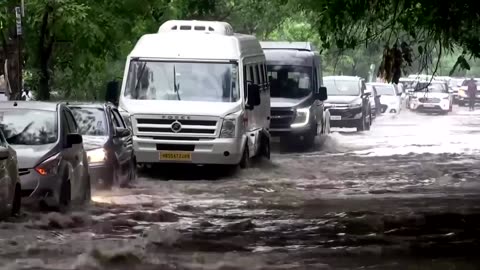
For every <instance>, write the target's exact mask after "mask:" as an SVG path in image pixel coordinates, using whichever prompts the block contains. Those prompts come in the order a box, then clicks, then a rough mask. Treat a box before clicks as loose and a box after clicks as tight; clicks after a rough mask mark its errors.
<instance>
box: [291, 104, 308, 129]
mask: <svg viewBox="0 0 480 270" xmlns="http://www.w3.org/2000/svg"><path fill="white" fill-rule="evenodd" d="M309 119H310V108H301V109H297V114H296V116H295V120H294V121H293V123H292V124H291V125H290V127H292V128H298V127H303V126H306V125H307V124H308V121H309Z"/></svg>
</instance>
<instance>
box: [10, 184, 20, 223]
mask: <svg viewBox="0 0 480 270" xmlns="http://www.w3.org/2000/svg"><path fill="white" fill-rule="evenodd" d="M21 207H22V188H21V187H20V185H19V184H17V185H16V186H15V194H14V196H13V202H12V212H11V215H12V216H18V215H19V214H20V209H21Z"/></svg>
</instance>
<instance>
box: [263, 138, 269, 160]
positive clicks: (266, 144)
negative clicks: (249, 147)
mask: <svg viewBox="0 0 480 270" xmlns="http://www.w3.org/2000/svg"><path fill="white" fill-rule="evenodd" d="M262 155H263V156H264V157H265V158H266V159H268V160H270V140H269V139H268V138H267V137H266V136H263V142H262Z"/></svg>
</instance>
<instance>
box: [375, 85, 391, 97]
mask: <svg viewBox="0 0 480 270" xmlns="http://www.w3.org/2000/svg"><path fill="white" fill-rule="evenodd" d="M375 89H376V90H377V95H382V96H395V88H394V87H392V86H389V85H375Z"/></svg>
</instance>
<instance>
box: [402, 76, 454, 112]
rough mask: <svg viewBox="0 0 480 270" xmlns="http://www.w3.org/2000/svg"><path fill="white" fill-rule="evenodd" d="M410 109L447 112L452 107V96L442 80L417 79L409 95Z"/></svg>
mask: <svg viewBox="0 0 480 270" xmlns="http://www.w3.org/2000/svg"><path fill="white" fill-rule="evenodd" d="M410 109H411V110H413V111H424V112H439V113H443V114H447V113H448V112H451V111H452V109H453V96H452V94H451V93H450V92H449V90H448V85H447V83H446V82H443V81H419V82H417V83H416V85H415V86H414V89H413V93H412V95H411V101H410Z"/></svg>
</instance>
